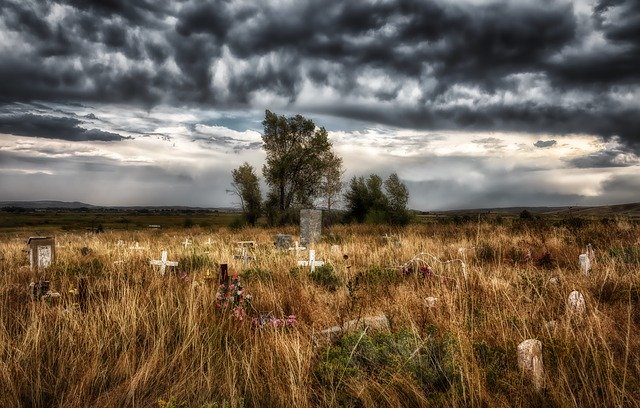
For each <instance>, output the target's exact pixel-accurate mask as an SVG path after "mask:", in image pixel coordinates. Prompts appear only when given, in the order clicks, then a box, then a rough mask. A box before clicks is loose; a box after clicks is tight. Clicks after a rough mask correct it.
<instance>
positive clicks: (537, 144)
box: [533, 139, 558, 148]
mask: <svg viewBox="0 0 640 408" xmlns="http://www.w3.org/2000/svg"><path fill="white" fill-rule="evenodd" d="M556 144H558V142H557V141H555V140H553V139H551V140H538V141H537V142H535V143H534V144H533V145H534V146H535V147H539V148H545V147H551V146H555V145H556Z"/></svg>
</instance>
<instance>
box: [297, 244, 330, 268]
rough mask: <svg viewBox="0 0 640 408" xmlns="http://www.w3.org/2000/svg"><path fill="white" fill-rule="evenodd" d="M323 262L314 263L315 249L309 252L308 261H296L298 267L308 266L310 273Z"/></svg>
mask: <svg viewBox="0 0 640 408" xmlns="http://www.w3.org/2000/svg"><path fill="white" fill-rule="evenodd" d="M323 265H324V261H316V251H315V249H310V250H309V260H308V261H298V266H308V267H310V268H311V272H315V270H316V266H323Z"/></svg>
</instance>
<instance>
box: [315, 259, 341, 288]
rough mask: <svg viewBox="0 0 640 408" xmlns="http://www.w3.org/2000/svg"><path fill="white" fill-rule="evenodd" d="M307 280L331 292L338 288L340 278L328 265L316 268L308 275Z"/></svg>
mask: <svg viewBox="0 0 640 408" xmlns="http://www.w3.org/2000/svg"><path fill="white" fill-rule="evenodd" d="M309 278H311V281H312V282H313V283H315V284H317V285H320V286H323V287H325V288H326V289H327V290H330V291H332V292H333V291H335V290H336V289H338V286H340V278H339V277H338V275H336V273H335V272H334V270H333V267H332V266H331V265H328V264H325V265H322V266H317V267H316V268H315V271H313V272H311V273H310V274H309Z"/></svg>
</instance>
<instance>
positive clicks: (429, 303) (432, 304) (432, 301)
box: [424, 296, 438, 308]
mask: <svg viewBox="0 0 640 408" xmlns="http://www.w3.org/2000/svg"><path fill="white" fill-rule="evenodd" d="M437 302H438V298H437V297H433V296H429V297H428V298H426V299H425V300H424V303H425V304H426V305H427V307H429V308H431V307H435V306H436V303H437Z"/></svg>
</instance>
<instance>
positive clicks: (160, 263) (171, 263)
mask: <svg viewBox="0 0 640 408" xmlns="http://www.w3.org/2000/svg"><path fill="white" fill-rule="evenodd" d="M149 263H150V264H151V265H156V266H159V267H160V275H162V276H164V272H165V269H166V267H167V266H170V267H174V266H178V262H175V261H167V251H162V256H161V257H160V260H151V261H149Z"/></svg>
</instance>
